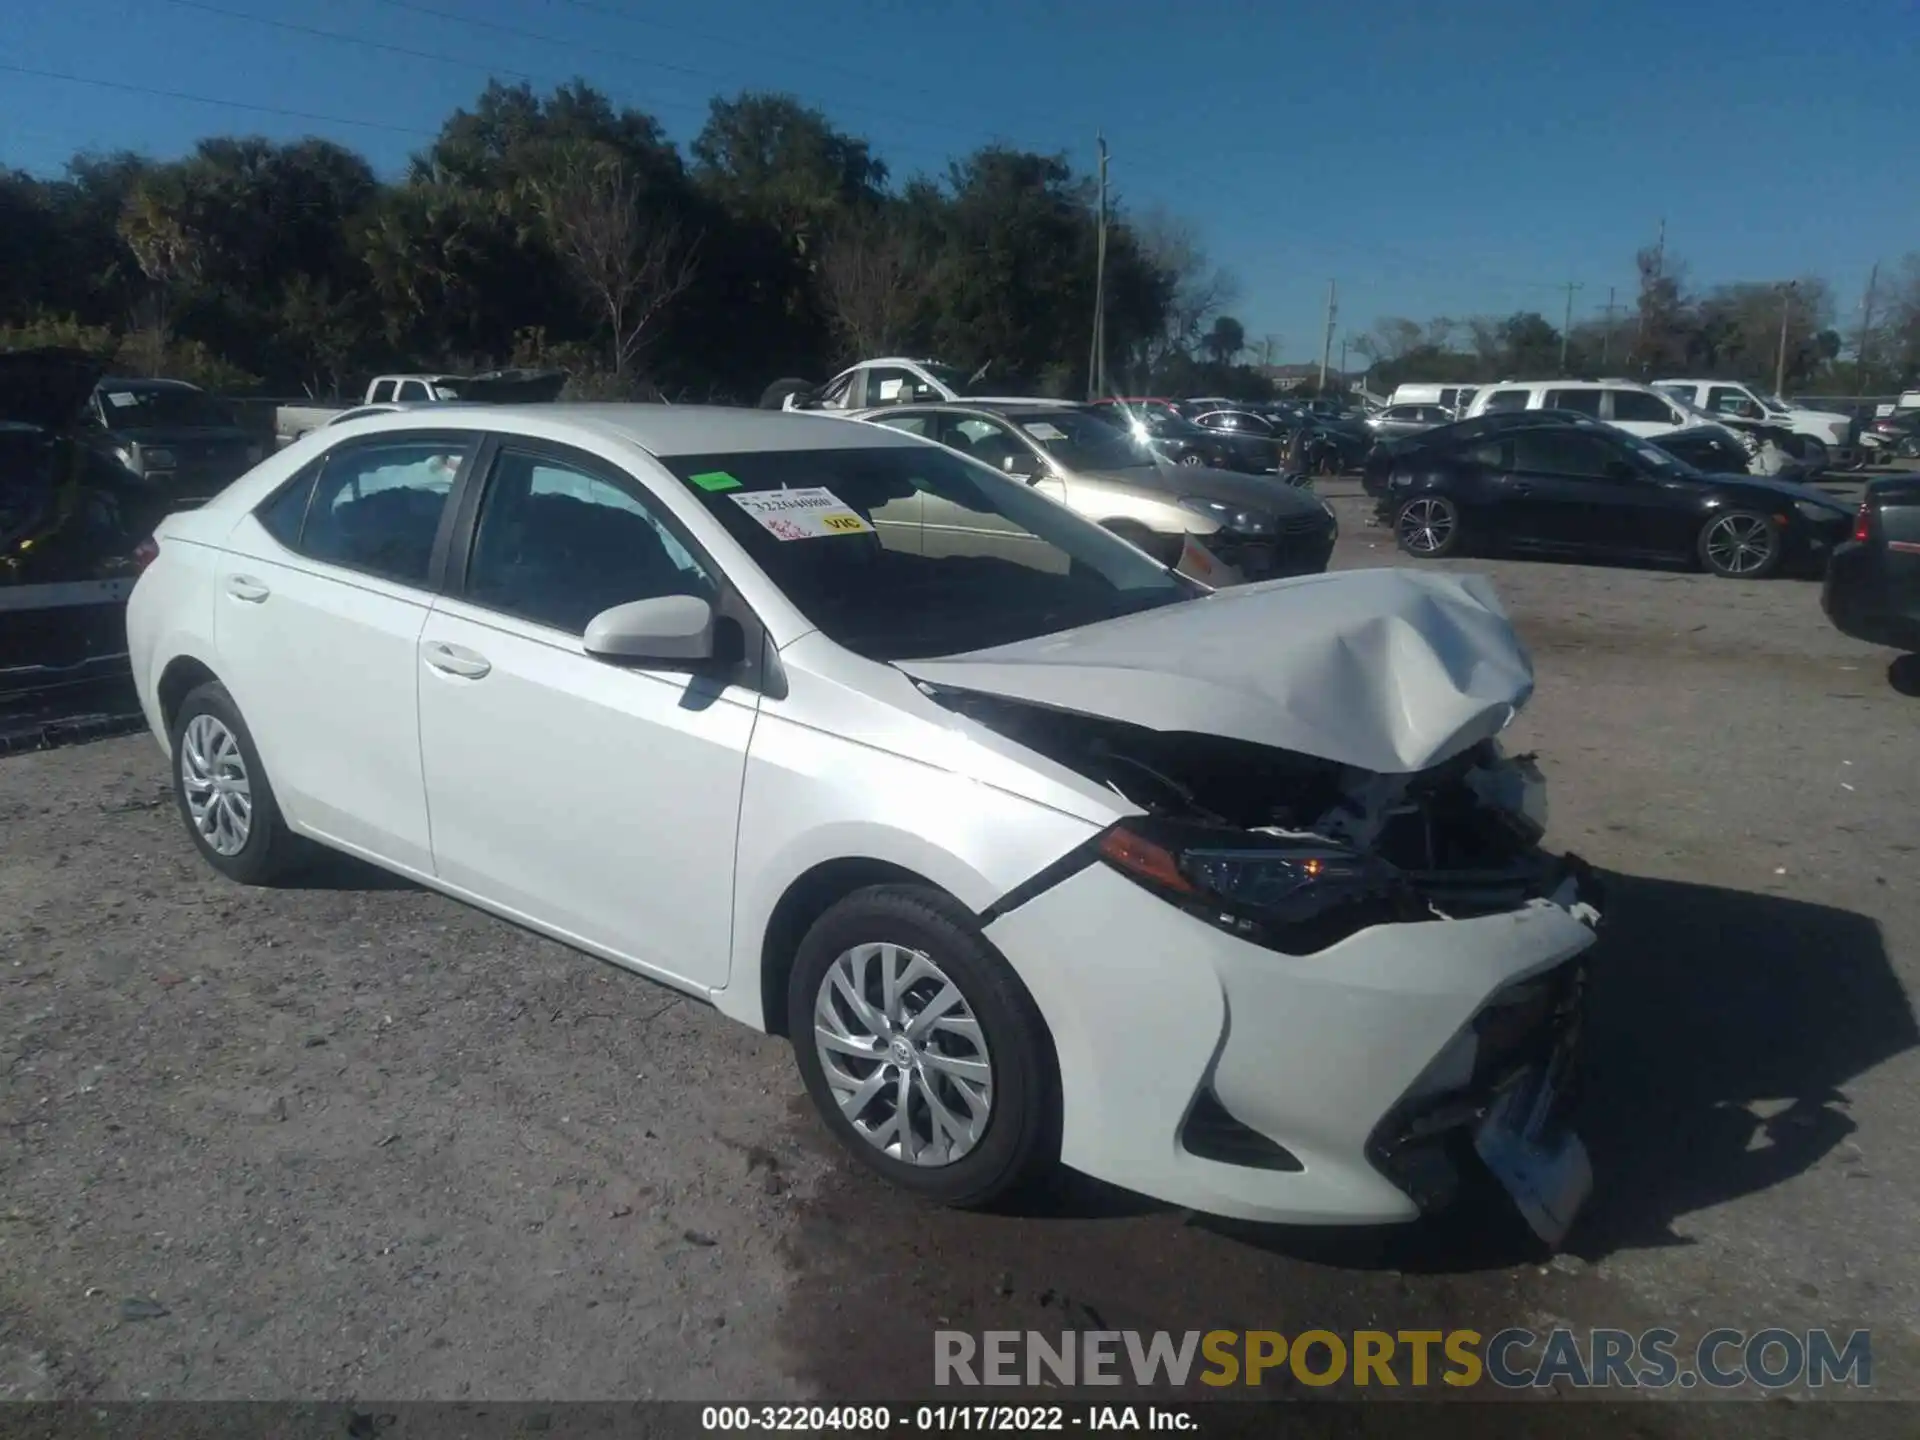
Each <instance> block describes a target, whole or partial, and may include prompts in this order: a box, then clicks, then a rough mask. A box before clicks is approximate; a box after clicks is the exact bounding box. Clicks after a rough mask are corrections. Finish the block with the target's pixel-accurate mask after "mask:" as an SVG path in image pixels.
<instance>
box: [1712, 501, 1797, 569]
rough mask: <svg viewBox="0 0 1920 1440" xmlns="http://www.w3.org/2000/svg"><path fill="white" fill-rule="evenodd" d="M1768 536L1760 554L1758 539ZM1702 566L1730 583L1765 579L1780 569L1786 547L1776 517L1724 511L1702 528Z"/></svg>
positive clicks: (1746, 511)
mask: <svg viewBox="0 0 1920 1440" xmlns="http://www.w3.org/2000/svg"><path fill="white" fill-rule="evenodd" d="M1762 537H1764V539H1765V542H1766V544H1765V548H1764V550H1763V551H1761V552H1759V553H1758V554H1756V553H1755V551H1754V549H1753V544H1754V542H1755V541H1756V540H1758V539H1760V538H1762ZM1696 548H1697V549H1698V551H1699V554H1700V563H1701V564H1702V565H1704V566H1705V567H1706V568H1707V569H1708V570H1710V571H1712V572H1713V573H1714V574H1715V575H1719V576H1721V577H1722V578H1724V579H1728V580H1765V579H1766V578H1767V577H1768V576H1770V575H1772V574H1774V573H1775V572H1776V571H1777V570H1779V568H1780V562H1781V561H1782V560H1783V559H1784V558H1785V556H1786V544H1785V542H1784V540H1783V539H1782V537H1781V534H1780V530H1779V527H1778V526H1776V525H1775V524H1774V523H1773V520H1772V517H1770V516H1767V515H1762V514H1761V513H1760V512H1759V511H1757V510H1724V511H1722V512H1721V513H1720V514H1718V515H1715V516H1713V517H1712V518H1711V519H1709V520H1708V521H1707V523H1706V524H1705V525H1703V526H1701V527H1700V539H1699V542H1698V544H1697V547H1696Z"/></svg>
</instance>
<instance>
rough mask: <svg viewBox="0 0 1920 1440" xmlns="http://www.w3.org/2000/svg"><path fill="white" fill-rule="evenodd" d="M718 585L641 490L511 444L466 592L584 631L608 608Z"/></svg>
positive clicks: (524, 615) (713, 592)
mask: <svg viewBox="0 0 1920 1440" xmlns="http://www.w3.org/2000/svg"><path fill="white" fill-rule="evenodd" d="M719 593H720V591H719V586H718V585H717V584H716V583H715V581H714V578H713V576H712V575H711V574H710V573H709V572H708V571H707V569H706V567H705V566H703V565H702V564H701V563H700V562H699V561H698V560H696V559H695V558H694V556H693V554H692V552H691V551H689V550H688V549H687V547H686V546H685V545H683V544H682V543H681V542H680V540H679V539H678V538H677V537H676V536H675V535H674V534H673V532H672V531H671V530H670V529H669V528H668V526H667V525H666V523H665V522H664V521H663V520H662V519H661V518H660V516H659V515H658V514H657V513H656V512H655V510H654V509H653V507H652V506H650V505H648V504H646V503H644V502H643V501H642V500H641V499H640V498H639V497H638V495H637V494H636V493H635V492H634V490H633V489H631V488H629V486H627V485H624V484H616V483H614V482H613V481H612V480H611V479H609V478H608V477H606V476H604V475H599V474H595V473H594V472H593V471H591V470H589V469H586V468H584V467H582V466H577V465H574V464H571V463H569V462H568V461H566V460H564V459H558V458H554V457H549V456H545V455H542V454H539V453H537V452H534V451H524V450H516V449H512V448H503V449H502V450H501V451H500V453H499V456H498V458H497V459H496V460H495V461H494V466H493V475H492V478H491V479H490V480H489V481H488V483H487V492H486V495H485V496H484V497H483V498H482V500H481V502H480V523H479V525H478V526H477V527H476V529H475V531H474V537H473V553H472V555H471V556H470V557H469V558H468V561H467V578H466V590H465V595H466V598H467V599H469V600H471V601H473V602H474V603H475V604H476V605H484V606H486V607H487V608H488V609H491V610H501V611H504V612H506V613H507V614H509V615H516V616H519V617H520V618H521V619H523V620H532V621H534V622H535V623H537V624H541V625H551V626H552V627H553V628H554V629H556V630H565V631H566V632H568V633H569V634H573V635H580V634H584V633H585V632H586V628H587V622H588V621H590V620H592V619H593V617H594V616H596V615H598V614H599V613H600V612H601V611H602V610H610V609H612V608H613V607H614V606H616V605H625V604H627V603H628V602H629V601H633V600H655V599H659V598H660V597H662V596H666V595H696V596H698V597H700V598H701V599H703V600H707V601H713V600H715V599H717V598H718V596H719Z"/></svg>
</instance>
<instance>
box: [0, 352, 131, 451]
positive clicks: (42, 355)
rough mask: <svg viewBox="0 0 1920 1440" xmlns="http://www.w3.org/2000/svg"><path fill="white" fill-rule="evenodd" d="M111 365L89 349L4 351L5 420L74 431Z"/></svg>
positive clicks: (1, 417)
mask: <svg viewBox="0 0 1920 1440" xmlns="http://www.w3.org/2000/svg"><path fill="white" fill-rule="evenodd" d="M105 373H106V366H105V365H104V364H102V363H101V361H100V360H98V359H97V358H96V357H94V356H92V355H89V354H87V353H86V352H85V351H83V350H61V349H42V350H10V351H6V352H4V353H0V421H4V422H8V423H11V424H15V425H33V426H37V427H38V428H40V429H42V430H60V431H64V430H68V429H71V428H72V426H73V424H74V421H75V420H77V419H78V418H79V416H80V412H81V409H82V407H83V406H85V404H86V403H87V397H88V396H89V395H91V394H92V393H93V387H94V386H95V385H96V384H98V383H99V380H100V377H101V376H102V375H103V374H105Z"/></svg>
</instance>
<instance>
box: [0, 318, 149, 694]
mask: <svg viewBox="0 0 1920 1440" xmlns="http://www.w3.org/2000/svg"><path fill="white" fill-rule="evenodd" d="M100 368H101V367H100V365H99V362H97V361H96V360H94V359H93V358H92V357H90V356H87V355H84V354H80V353H78V352H74V351H63V350H33V351H15V352H11V353H5V354H0V693H14V692H18V691H22V690H37V689H41V688H44V687H46V686H49V685H58V684H62V683H64V682H67V681H82V680H88V679H92V678H94V677H95V676H97V675H100V674H103V673H113V672H115V671H117V670H121V669H124V667H125V665H126V652H127V632H126V618H125V611H126V599H127V595H128V594H129V593H130V592H131V591H132V589H133V582H134V580H135V578H137V576H138V574H139V571H140V569H141V567H142V565H143V564H145V562H146V559H147V558H150V556H149V554H148V553H147V552H146V551H145V549H144V546H145V542H146V541H147V540H148V538H149V537H150V536H151V535H152V533H153V529H154V526H155V525H156V524H158V523H159V521H160V519H161V517H163V516H164V515H165V514H166V513H167V512H168V511H169V510H172V509H175V508H177V507H176V506H175V504H174V499H173V497H172V495H171V494H169V492H168V489H167V487H166V486H165V485H164V484H163V483H162V482H161V481H160V480H159V479H158V478H157V477H155V476H151V475H140V474H137V473H135V472H134V471H133V470H131V469H129V468H128V467H127V466H125V465H123V464H121V463H120V462H119V461H118V460H116V459H115V458H114V457H113V456H112V455H110V454H107V453H104V452H103V451H102V450H100V449H99V448H97V447H96V445H95V444H94V443H92V442H93V440H94V438H95V437H94V436H93V435H92V433H91V432H90V430H89V427H88V426H87V423H86V421H85V419H84V412H85V407H86V405H87V399H88V396H89V394H90V393H91V392H92V390H93V386H94V383H95V381H96V380H98V378H99V375H100Z"/></svg>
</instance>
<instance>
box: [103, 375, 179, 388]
mask: <svg viewBox="0 0 1920 1440" xmlns="http://www.w3.org/2000/svg"><path fill="white" fill-rule="evenodd" d="M93 388H94V389H96V390H194V391H198V390H199V389H200V387H199V386H198V385H190V384H188V383H187V382H186V381H185V380H162V379H159V378H158V377H156V376H147V375H137V376H136V375H103V376H101V377H100V379H99V380H98V381H97V382H96V383H95V385H94V387H93Z"/></svg>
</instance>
